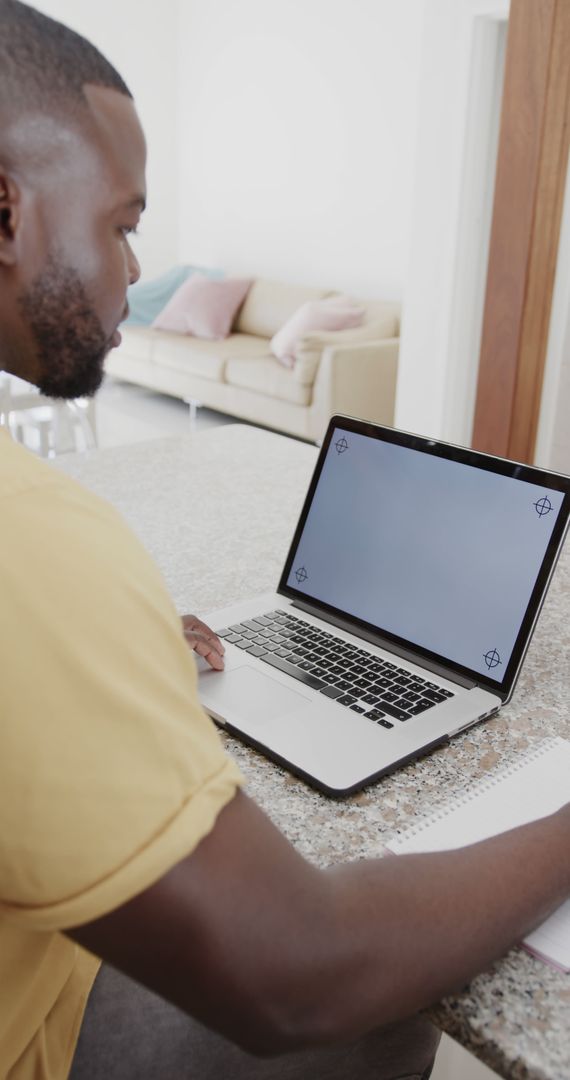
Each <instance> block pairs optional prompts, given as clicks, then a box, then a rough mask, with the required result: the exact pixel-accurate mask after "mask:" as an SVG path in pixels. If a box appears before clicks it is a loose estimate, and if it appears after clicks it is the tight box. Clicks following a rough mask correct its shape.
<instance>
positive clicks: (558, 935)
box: [386, 738, 570, 971]
mask: <svg viewBox="0 0 570 1080" xmlns="http://www.w3.org/2000/svg"><path fill="white" fill-rule="evenodd" d="M569 800H570V742H568V741H566V740H564V739H559V738H553V739H548V740H547V741H546V742H544V743H542V744H541V745H540V746H539V747H538V748H537V749H536V750H534V751H532V752H531V753H530V754H527V755H525V756H524V757H523V758H522V759H521V760H520V761H517V762H516V763H515V764H514V765H510V766H509V767H508V768H506V769H499V770H498V771H497V772H495V773H492V774H491V775H490V776H489V777H488V778H487V779H485V780H483V781H481V782H480V783H476V784H474V785H473V786H472V787H471V788H469V789H468V790H467V791H466V792H465V794H464V795H462V796H460V797H459V798H458V799H456V800H455V801H454V802H451V803H449V804H448V805H446V806H444V807H442V809H441V810H439V811H437V813H435V814H433V815H432V816H431V817H428V818H426V819H425V820H423V821H420V822H419V823H418V824H417V825H416V826H414V827H413V828H411V829H410V830H408V831H407V832H406V833H404V834H403V835H402V836H399V837H396V838H395V839H394V840H391V841H390V842H389V843H388V844H387V845H386V846H387V848H388V850H389V851H392V852H394V854H396V855H403V854H409V853H411V852H427V851H449V850H450V849H452V848H458V847H464V846H465V845H466V844H474V843H476V842H477V841H478V840H485V839H486V838H487V837H489V836H495V835H496V834H497V833H500V832H506V831H507V830H508V829H513V828H515V827H516V826H517V825H525V824H527V823H528V822H530V821H535V820H537V819H538V818H541V817H546V815H547V814H551V813H554V811H555V810H558V809H559V808H560V807H561V806H563V805H564V803H566V802H568V801H569ZM522 945H523V946H524V947H525V948H526V949H527V950H528V951H529V952H531V953H533V954H534V955H536V956H539V957H540V958H541V959H542V960H546V961H547V962H548V963H551V964H553V965H554V966H555V967H558V968H561V969H562V970H563V971H570V900H567V901H566V902H565V903H564V904H562V905H561V906H560V907H559V908H558V909H557V910H556V911H555V912H554V913H553V914H552V915H551V916H550V918H548V919H547V920H546V922H544V923H542V925H541V926H539V927H538V928H537V929H536V930H534V931H533V932H532V933H531V934H529V935H528V937H526V938H525V939H524V941H523V942H522Z"/></svg>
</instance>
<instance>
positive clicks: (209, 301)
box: [152, 274, 252, 340]
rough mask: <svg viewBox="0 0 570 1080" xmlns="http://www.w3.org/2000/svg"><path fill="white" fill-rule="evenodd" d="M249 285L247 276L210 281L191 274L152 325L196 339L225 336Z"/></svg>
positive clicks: (213, 338)
mask: <svg viewBox="0 0 570 1080" xmlns="http://www.w3.org/2000/svg"><path fill="white" fill-rule="evenodd" d="M251 284H252V282H251V279H249V278H248V279H247V280H246V279H245V278H227V279H226V280H225V281H213V280H212V279H211V278H208V277H204V275H203V274H193V275H192V277H190V278H188V280H187V281H185V282H184V283H183V285H181V286H180V288H179V289H177V290H176V292H175V293H174V296H172V297H171V298H170V300H169V301H168V303H167V304H166V306H165V307H163V309H162V311H161V312H160V313H159V314H158V315H157V316H156V319H155V320H154V322H153V324H152V325H153V326H154V327H155V328H156V329H157V330H173V331H174V332H175V333H178V334H192V335H193V336H194V337H199V338H210V339H212V340H215V339H218V338H226V337H227V336H228V334H229V332H230V330H231V328H232V323H233V321H234V319H235V317H236V315H237V313H238V310H239V308H240V307H241V305H242V304H243V302H244V300H245V298H246V296H247V293H248V290H249V289H250V287H251Z"/></svg>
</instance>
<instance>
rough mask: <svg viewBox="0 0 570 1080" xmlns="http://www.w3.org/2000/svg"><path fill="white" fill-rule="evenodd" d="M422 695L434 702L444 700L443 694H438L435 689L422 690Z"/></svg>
mask: <svg viewBox="0 0 570 1080" xmlns="http://www.w3.org/2000/svg"><path fill="white" fill-rule="evenodd" d="M424 697H426V698H428V699H429V700H430V701H433V702H435V704H439V702H440V701H445V700H446V699H445V697H444V696H443V694H439V693H438V692H437V691H436V690H424Z"/></svg>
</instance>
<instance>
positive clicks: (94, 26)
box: [34, 0, 179, 277]
mask: <svg viewBox="0 0 570 1080" xmlns="http://www.w3.org/2000/svg"><path fill="white" fill-rule="evenodd" d="M34 5H35V7H37V8H39V9H40V10H41V11H43V12H44V13H45V14H46V15H50V16H51V17H52V18H54V19H59V20H60V21H61V22H64V23H66V24H67V25H68V26H70V27H72V29H73V30H77V31H78V32H79V33H80V34H83V35H84V36H85V37H87V38H89V40H90V41H92V42H93V44H94V45H96V46H97V48H99V49H100V50H101V52H102V53H104V55H105V56H106V57H107V59H108V60H110V61H111V63H112V64H114V65H115V67H116V68H117V69H118V71H119V72H120V74H121V75H122V76H123V78H124V80H125V82H126V83H127V86H128V87H129V89H130V91H131V93H132V94H133V95H134V97H135V101H136V105H137V108H138V111H139V115H140V117H141V120H142V123H143V127H144V129H145V133H146V138H147V143H148V151H149V157H148V170H147V181H148V209H147V211H146V213H145V215H144V218H143V220H142V222H141V226H140V236H139V237H137V238H135V240H134V244H133V246H134V247H135V250H136V253H137V255H138V256H139V258H140V260H141V263H142V269H143V276H144V277H153V276H155V275H156V274H158V273H160V272H161V271H162V270H165V269H167V268H168V267H169V266H172V265H173V264H174V263H175V262H177V260H178V191H179V187H178V151H179V143H178V70H177V57H178V51H177V49H178V11H179V0H161V2H160V4H157V3H156V0H97V2H94V0H34Z"/></svg>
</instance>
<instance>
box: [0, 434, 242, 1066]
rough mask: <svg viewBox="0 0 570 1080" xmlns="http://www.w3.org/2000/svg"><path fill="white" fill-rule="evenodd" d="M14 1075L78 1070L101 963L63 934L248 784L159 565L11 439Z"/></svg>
mask: <svg viewBox="0 0 570 1080" xmlns="http://www.w3.org/2000/svg"><path fill="white" fill-rule="evenodd" d="M0 545H1V559H0V604H1V607H0V657H1V661H0V662H1V674H0V988H1V989H0V1077H2V1078H4V1077H9V1078H10V1080H32V1078H33V1080H65V1077H67V1075H68V1072H69V1069H70V1067H71V1061H72V1057H73V1052H74V1047H75V1043H76V1040H77V1036H78V1033H79V1028H80V1025H81V1018H82V1015H83V1010H84V1007H85V1003H86V1000H87V996H88V993H89V990H90V988H91V985H92V983H93V980H94V978H95V975H96V973H97V968H98V963H99V962H98V960H96V959H95V958H94V957H93V956H91V955H90V954H89V953H87V952H85V951H84V950H82V949H80V948H79V947H77V946H76V945H75V944H73V942H71V941H70V940H69V939H68V938H66V937H65V936H64V935H63V934H62V933H60V931H61V930H64V929H65V928H67V927H72V926H76V925H80V924H81V923H85V922H89V921H91V920H92V919H95V918H97V917H99V916H101V915H103V914H105V913H106V912H108V911H111V910H113V909H114V908H115V907H118V906H119V905H120V904H122V903H125V902H126V901H127V900H129V899H130V898H132V897H133V896H135V895H136V894H137V893H139V892H141V891H142V890H143V889H145V888H147V887H148V886H150V885H151V884H152V883H153V882H155V881H157V880H158V879H159V878H160V877H161V876H162V875H163V874H164V873H165V872H166V871H168V870H169V869H170V868H171V867H172V866H173V865H174V864H175V863H177V862H179V861H180V860H181V859H182V858H184V857H185V856H186V855H188V854H189V853H190V852H191V851H192V850H193V849H194V848H195V847H196V845H197V844H198V843H199V841H200V840H201V839H202V838H203V837H204V836H205V835H206V834H207V833H208V832H209V831H210V830H211V828H212V827H213V824H214V822H215V820H216V817H217V815H218V813H219V811H220V810H221V809H222V807H223V806H224V805H225V804H226V803H227V802H229V801H230V799H231V798H232V797H233V795H234V794H235V791H236V788H237V786H238V785H239V784H240V783H241V777H240V774H239V771H238V769H237V768H236V766H235V765H234V764H233V763H232V762H231V761H230V760H229V758H227V757H226V755H225V753H224V751H223V749H222V746H221V743H220V741H219V739H218V736H217V733H216V731H215V728H214V726H213V724H212V723H211V721H210V720H209V719H208V717H207V716H206V715H205V713H204V712H203V710H202V709H201V707H200V705H199V703H198V700H197V697H196V668H195V664H194V659H193V656H192V654H191V652H190V650H189V648H188V646H187V645H186V643H185V641H184V637H183V634H182V630H181V625H180V620H179V618H178V616H177V614H176V611H175V610H174V608H173V606H172V603H171V601H170V600H169V598H168V595H167V593H166V590H165V588H164V584H163V582H162V579H161V577H160V574H159V571H158V570H157V568H156V567H155V565H154V563H153V562H152V560H151V559H150V558H149V556H148V555H147V554H146V552H145V551H144V549H143V548H142V546H141V545H140V544H139V543H138V542H137V541H136V539H135V538H134V536H133V535H132V533H131V532H130V530H129V529H128V528H127V526H126V525H125V524H124V522H123V521H122V519H121V518H120V516H119V515H118V514H117V513H116V512H115V511H114V510H113V509H112V508H111V507H110V506H108V505H107V504H106V503H104V502H102V501H101V500H100V499H98V498H96V497H95V496H94V495H91V494H89V493H88V492H87V491H84V490H83V489H82V488H81V487H80V486H79V485H78V484H76V483H74V482H73V481H71V480H70V479H68V478H67V477H65V476H63V475H61V474H60V473H58V472H57V471H56V470H55V469H52V468H51V467H50V466H49V465H47V464H46V463H45V462H42V461H40V460H39V459H37V458H35V457H33V456H32V455H31V454H29V453H28V452H27V451H26V450H23V449H22V447H20V446H18V445H17V444H16V443H14V442H12V440H11V439H10V437H9V436H8V435H7V434H6V432H0Z"/></svg>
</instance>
